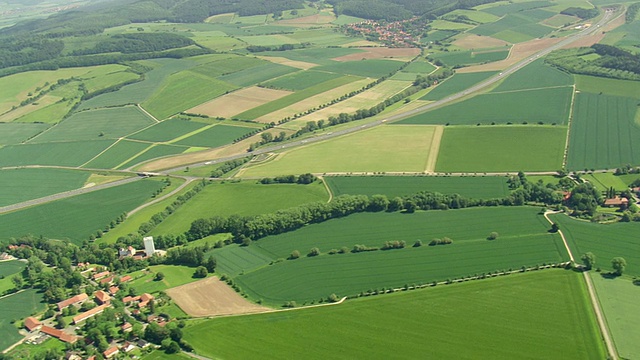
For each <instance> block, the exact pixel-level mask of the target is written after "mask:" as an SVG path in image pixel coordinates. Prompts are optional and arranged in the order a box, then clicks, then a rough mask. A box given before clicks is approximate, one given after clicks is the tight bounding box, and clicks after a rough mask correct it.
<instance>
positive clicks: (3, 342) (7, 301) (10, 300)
mask: <svg viewBox="0 0 640 360" xmlns="http://www.w3.org/2000/svg"><path fill="white" fill-rule="evenodd" d="M41 301H42V294H40V293H38V291H37V290H36V289H29V290H25V291H23V292H21V293H18V294H14V295H11V296H8V297H5V298H2V299H0V335H2V336H0V348H3V349H4V348H7V347H9V346H10V345H12V344H14V343H15V342H17V341H18V340H20V339H21V338H22V336H20V335H18V329H17V328H16V327H15V326H13V324H11V322H12V321H13V320H19V319H23V318H25V317H27V316H29V315H31V314H32V313H34V312H38V311H41V310H43V309H44V307H45V304H43V303H41Z"/></svg>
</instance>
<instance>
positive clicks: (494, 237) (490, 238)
mask: <svg viewBox="0 0 640 360" xmlns="http://www.w3.org/2000/svg"><path fill="white" fill-rule="evenodd" d="M498 236H499V234H498V233H497V232H495V231H493V232H492V233H491V234H489V236H488V237H487V240H495V239H497V238H498Z"/></svg>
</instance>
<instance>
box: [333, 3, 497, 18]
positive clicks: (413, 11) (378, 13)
mask: <svg viewBox="0 0 640 360" xmlns="http://www.w3.org/2000/svg"><path fill="white" fill-rule="evenodd" d="M495 1H496V0H458V1H450V0H373V1H368V0H327V2H328V3H329V4H332V5H334V6H335V9H336V13H337V14H344V15H350V16H356V17H361V18H365V19H372V20H386V21H398V20H406V19H409V18H412V17H414V16H424V17H427V18H435V17H437V16H440V15H444V14H446V13H448V12H450V11H453V10H456V9H469V8H472V7H474V6H477V5H481V4H487V3H491V2H495Z"/></svg>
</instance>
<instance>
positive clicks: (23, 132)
mask: <svg viewBox="0 0 640 360" xmlns="http://www.w3.org/2000/svg"><path fill="white" fill-rule="evenodd" d="M48 127H49V126H48V125H45V124H19V123H0V145H10V144H19V143H21V142H23V141H25V140H27V139H29V138H31V137H33V136H34V135H37V134H39V133H40V132H42V131H44V130H46V129H47V128H48Z"/></svg>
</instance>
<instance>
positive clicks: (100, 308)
mask: <svg viewBox="0 0 640 360" xmlns="http://www.w3.org/2000/svg"><path fill="white" fill-rule="evenodd" d="M109 306H110V305H100V306H97V307H95V308H93V309H91V310H89V311H85V312H83V313H82V314H78V315H76V316H74V317H73V323H74V324H77V323H79V322H83V321H85V320H87V319H89V318H91V317H94V316H96V315H98V314H100V313H101V312H103V311H104V309H106V308H107V307H109Z"/></svg>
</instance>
